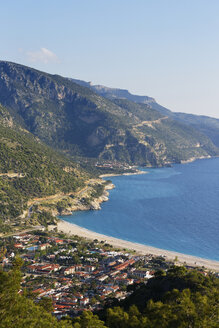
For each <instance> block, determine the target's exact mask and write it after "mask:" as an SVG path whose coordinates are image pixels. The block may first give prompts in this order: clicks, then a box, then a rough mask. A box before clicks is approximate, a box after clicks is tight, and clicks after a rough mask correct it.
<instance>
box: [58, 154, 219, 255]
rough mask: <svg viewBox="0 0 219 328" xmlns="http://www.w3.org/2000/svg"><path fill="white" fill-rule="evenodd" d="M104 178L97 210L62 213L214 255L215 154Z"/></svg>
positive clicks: (218, 184)
mask: <svg viewBox="0 0 219 328" xmlns="http://www.w3.org/2000/svg"><path fill="white" fill-rule="evenodd" d="M146 171H147V172H148V174H143V175H132V176H118V177H112V178H110V179H111V180H112V182H113V183H114V184H115V186H116V188H115V189H114V190H112V191H110V200H109V201H108V202H106V203H103V204H102V210H101V211H87V212H75V213H74V214H73V215H71V216H65V217H62V219H64V220H66V221H68V222H71V223H75V224H77V225H79V226H81V227H84V228H87V229H90V230H93V231H95V232H99V233H102V234H105V235H109V236H113V237H117V238H120V239H125V240H129V241H133V242H138V243H141V244H146V245H150V246H154V247H158V248H163V249H167V250H171V251H177V252H180V253H185V254H190V255H195V256H200V257H203V258H209V259H214V260H219V158H213V159H207V160H197V161H195V162H193V163H189V164H178V165H174V166H173V167H171V168H159V169H146Z"/></svg>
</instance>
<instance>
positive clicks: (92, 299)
mask: <svg viewBox="0 0 219 328" xmlns="http://www.w3.org/2000/svg"><path fill="white" fill-rule="evenodd" d="M6 249H7V252H6V254H5V257H4V259H3V265H4V266H5V269H6V270H7V267H8V268H10V265H11V263H12V260H13V258H14V256H15V255H16V254H19V256H20V257H21V258H22V259H23V261H24V264H23V267H22V272H23V279H22V288H23V289H24V288H25V289H26V290H27V291H28V293H30V294H31V295H33V296H34V298H35V299H36V302H38V301H39V300H40V299H42V298H45V297H49V298H50V299H51V300H52V303H53V308H54V310H53V314H54V315H55V316H56V317H58V318H60V317H62V316H65V315H70V316H76V315H79V314H80V313H81V312H82V311H83V310H84V309H90V310H91V311H95V310H99V309H101V308H103V306H104V304H105V303H106V302H107V301H109V299H112V298H117V299H118V300H121V299H123V298H125V297H126V296H127V295H129V294H130V293H131V290H132V289H131V288H130V287H131V286H132V285H133V284H138V283H142V282H146V281H147V279H149V278H151V277H152V276H153V274H154V270H153V265H151V263H155V262H156V258H154V257H153V256H152V255H150V254H148V255H147V256H137V255H136V254H134V253H132V252H128V251H125V250H123V251H121V250H118V249H113V247H112V246H110V245H108V244H105V242H104V241H102V242H101V243H99V242H98V241H87V240H85V239H82V238H79V237H74V238H73V237H72V238H70V239H69V238H59V237H57V234H52V233H40V232H38V233H37V234H36V233H35V234H31V233H23V234H21V235H16V236H13V239H12V241H11V242H10V245H6ZM153 261H155V262H153ZM162 263H163V264H164V263H166V262H165V261H164V260H163V259H162V261H161V264H159V266H162ZM21 292H22V290H21Z"/></svg>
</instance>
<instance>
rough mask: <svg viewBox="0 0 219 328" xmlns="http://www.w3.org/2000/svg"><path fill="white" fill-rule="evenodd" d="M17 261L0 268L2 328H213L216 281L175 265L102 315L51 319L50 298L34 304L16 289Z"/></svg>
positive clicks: (217, 308)
mask: <svg viewBox="0 0 219 328" xmlns="http://www.w3.org/2000/svg"><path fill="white" fill-rule="evenodd" d="M21 265H22V263H21V261H20V260H19V259H15V261H14V265H13V268H12V269H11V270H10V271H9V272H4V271H3V270H2V268H0V323H1V328H15V327H16V328H17V327H18V328H19V327H20V328H29V327H37V328H38V327H39V328H41V327H42V328H44V327H57V328H58V327H66V328H70V327H74V328H89V327H90V328H98V327H99V328H104V327H109V328H123V327H124V328H157V327H162V328H188V327H191V328H216V327H218V318H219V302H218V301H219V285H218V279H217V278H214V277H213V276H209V277H205V276H204V275H203V274H202V273H200V272H197V271H195V270H190V271H188V270H186V269H185V268H184V267H174V268H172V269H169V270H168V271H167V272H166V273H165V272H162V271H160V272H157V274H156V276H155V277H154V278H152V279H150V280H149V282H148V284H146V285H141V286H140V287H137V286H136V290H135V291H134V293H133V294H132V295H131V296H130V297H129V298H128V299H126V300H125V301H124V302H123V303H122V304H121V305H120V306H116V307H112V306H110V307H107V308H106V309H105V312H104V315H103V314H101V319H100V318H99V317H98V316H97V315H94V314H92V313H91V312H90V311H85V312H83V314H82V315H81V316H80V317H77V318H74V319H73V320H72V319H70V318H64V320H61V321H59V322H58V321H56V319H55V318H54V317H52V316H51V314H50V313H49V309H51V306H52V305H51V302H50V301H49V300H44V299H43V300H41V302H39V303H38V304H36V303H35V302H34V301H33V300H32V299H31V298H30V297H28V295H27V293H26V292H25V291H24V292H23V293H22V294H21V293H19V290H20V283H21V274H20V266H21Z"/></svg>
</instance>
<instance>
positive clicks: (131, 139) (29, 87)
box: [0, 62, 219, 166]
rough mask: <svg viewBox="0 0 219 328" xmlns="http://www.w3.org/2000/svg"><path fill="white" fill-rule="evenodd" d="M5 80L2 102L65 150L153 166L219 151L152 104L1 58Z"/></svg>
mask: <svg viewBox="0 0 219 328" xmlns="http://www.w3.org/2000/svg"><path fill="white" fill-rule="evenodd" d="M0 81H1V83H0V102H1V103H2V104H3V105H4V106H6V107H7V108H8V109H9V110H10V113H11V115H12V116H13V118H14V119H16V120H17V121H19V123H20V124H21V125H22V126H23V127H24V128H25V129H27V130H28V131H30V132H31V133H33V134H34V135H36V136H37V137H39V138H40V139H41V140H42V141H43V142H45V143H46V144H47V145H49V146H52V147H53V148H55V149H59V150H61V151H63V152H65V154H69V155H71V156H75V155H77V156H82V157H89V158H92V159H94V158H98V159H100V160H105V161H108V160H110V161H112V160H116V161H120V162H125V163H130V164H137V165H153V166H156V165H163V164H164V163H166V162H167V163H168V162H180V161H181V160H188V159H190V158H191V157H200V156H208V155H217V154H219V150H218V148H217V147H216V146H215V145H213V143H212V142H211V140H210V139H209V138H208V137H206V136H205V135H203V134H202V133H201V132H197V130H195V129H194V128H192V127H188V126H187V125H186V124H184V123H177V122H176V121H174V120H173V119H170V118H169V117H167V118H165V119H164V116H166V115H165V114H163V113H160V112H159V111H157V110H156V109H154V108H151V107H150V106H151V103H150V106H149V105H147V104H138V103H135V102H133V101H131V100H130V99H133V98H132V97H131V98H130V97H128V99H129V100H126V99H115V98H114V97H109V98H110V99H107V98H104V97H102V96H100V95H98V94H97V93H96V92H94V91H93V90H91V89H89V88H87V87H84V86H82V85H79V84H76V83H74V82H73V81H71V80H70V79H67V78H63V77H61V76H58V75H50V74H47V73H43V72H40V71H37V70H34V69H32V68H28V67H25V66H22V65H18V64H13V63H8V62H0ZM83 85H86V84H83ZM119 94H120V93H118V96H119ZM143 98H144V101H145V97H143ZM146 98H147V97H146ZM134 99H135V98H134ZM149 100H150V99H148V101H149ZM150 101H151V100H150ZM152 121H156V122H152ZM142 122H144V123H143V124H142ZM145 122H146V123H145ZM148 122H149V123H148ZM150 122H152V123H151V124H150ZM197 145H198V146H197Z"/></svg>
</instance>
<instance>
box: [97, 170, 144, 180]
mask: <svg viewBox="0 0 219 328" xmlns="http://www.w3.org/2000/svg"><path fill="white" fill-rule="evenodd" d="M147 173H148V172H147V171H140V170H138V171H136V172H127V173H118V174H117V173H109V174H101V175H99V178H101V179H102V178H110V177H119V176H123V175H126V176H127V175H140V174H147Z"/></svg>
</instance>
